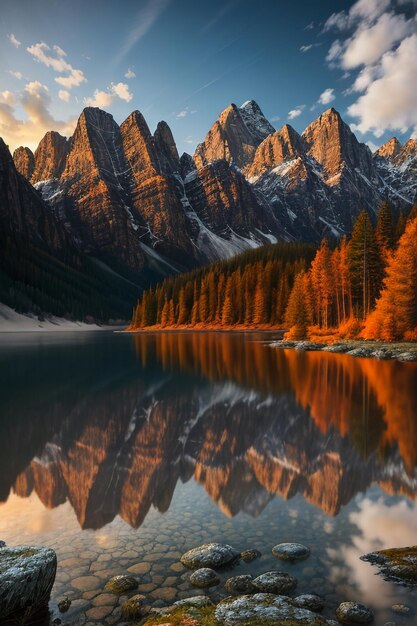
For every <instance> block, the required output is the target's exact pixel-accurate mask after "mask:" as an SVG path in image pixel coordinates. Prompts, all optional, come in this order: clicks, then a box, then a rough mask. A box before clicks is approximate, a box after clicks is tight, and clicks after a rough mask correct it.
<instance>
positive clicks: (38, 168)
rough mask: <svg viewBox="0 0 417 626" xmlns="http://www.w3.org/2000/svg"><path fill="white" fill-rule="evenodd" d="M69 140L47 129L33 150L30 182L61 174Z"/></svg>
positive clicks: (57, 176) (56, 176)
mask: <svg viewBox="0 0 417 626" xmlns="http://www.w3.org/2000/svg"><path fill="white" fill-rule="evenodd" d="M69 148H70V142H69V141H68V140H67V138H66V137H63V136H62V135H60V134H59V133H57V132H55V131H49V132H47V133H46V135H45V137H44V138H43V139H42V141H41V142H40V144H39V146H38V147H37V149H36V152H35V157H34V158H35V167H34V169H33V172H32V175H31V176H30V181H31V183H32V184H34V183H38V182H39V181H41V180H49V179H50V178H59V176H61V174H62V172H63V170H64V167H65V161H66V158H67V155H68V152H69Z"/></svg>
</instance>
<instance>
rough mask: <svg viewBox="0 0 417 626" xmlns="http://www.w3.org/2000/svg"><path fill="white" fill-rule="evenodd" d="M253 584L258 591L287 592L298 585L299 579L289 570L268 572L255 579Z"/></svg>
mask: <svg viewBox="0 0 417 626" xmlns="http://www.w3.org/2000/svg"><path fill="white" fill-rule="evenodd" d="M253 585H254V587H255V589H257V590H258V591H262V592H264V593H278V594H287V593H290V592H291V591H294V589H295V588H296V586H297V579H296V578H294V576H291V574H287V572H278V571H275V570H274V571H272V572H266V573H265V574H261V575H260V576H258V577H257V578H255V579H254V580H253Z"/></svg>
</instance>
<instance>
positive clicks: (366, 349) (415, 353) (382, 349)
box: [115, 326, 417, 362]
mask: <svg viewBox="0 0 417 626" xmlns="http://www.w3.org/2000/svg"><path fill="white" fill-rule="evenodd" d="M115 332H119V333H123V334H137V335H149V334H175V333H241V334H243V333H247V334H264V335H265V336H268V335H269V336H270V335H283V334H284V333H285V332H286V331H285V330H283V329H272V328H242V327H226V328H225V327H215V326H213V327H201V326H200V327H195V328H191V327H189V326H184V327H167V328H161V327H160V326H149V327H148V328H138V329H130V330H129V329H128V328H126V329H124V330H119V331H115ZM269 345H270V347H272V348H278V349H282V350H300V351H304V352H330V353H333V354H347V355H349V356H353V357H359V358H373V359H378V360H381V361H387V360H397V361H402V362H413V361H416V362H417V343H413V342H407V341H393V342H388V341H376V340H375V341H371V340H364V339H340V340H337V339H334V340H333V341H332V342H331V343H330V342H327V343H324V342H320V341H310V340H303V341H285V340H284V339H276V340H275V341H273V342H271V343H269Z"/></svg>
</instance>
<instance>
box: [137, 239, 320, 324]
mask: <svg viewBox="0 0 417 626" xmlns="http://www.w3.org/2000/svg"><path fill="white" fill-rule="evenodd" d="M314 254H315V248H314V246H312V245H310V244H274V245H268V246H265V247H263V248H257V249H255V250H250V251H248V252H245V253H243V254H241V255H239V256H237V257H234V258H233V259H231V260H229V261H223V262H217V263H214V264H212V265H209V266H207V267H203V268H199V269H196V270H193V271H192V272H188V273H187V274H181V275H178V276H173V277H169V278H167V279H165V280H164V282H163V283H162V284H160V285H157V287H156V288H155V289H149V290H147V291H145V292H144V293H143V294H142V297H141V299H140V300H139V302H138V304H137V306H136V308H135V310H134V314H133V320H132V325H131V328H132V329H135V328H147V327H149V326H159V327H161V328H166V327H173V326H216V327H231V326H236V325H241V326H258V327H259V326H260V327H262V326H282V324H283V323H284V318H285V310H286V306H287V301H288V297H289V294H290V292H291V289H292V287H293V284H294V279H295V276H296V275H297V274H298V273H299V272H301V271H303V270H306V269H307V268H308V266H309V265H310V263H311V261H312V259H313V257H314Z"/></svg>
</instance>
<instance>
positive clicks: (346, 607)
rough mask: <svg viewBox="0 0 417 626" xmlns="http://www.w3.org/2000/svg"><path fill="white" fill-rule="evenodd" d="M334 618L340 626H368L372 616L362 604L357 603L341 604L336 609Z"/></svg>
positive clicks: (369, 610)
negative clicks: (361, 625) (356, 625)
mask: <svg viewBox="0 0 417 626" xmlns="http://www.w3.org/2000/svg"><path fill="white" fill-rule="evenodd" d="M336 616H337V619H338V620H339V622H341V623H342V624H348V625H349V624H369V623H370V622H372V621H373V619H374V614H373V612H372V611H371V609H369V608H368V607H367V606H365V605H364V604H359V603H357V602H342V603H341V604H339V606H338V607H337V609H336Z"/></svg>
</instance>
